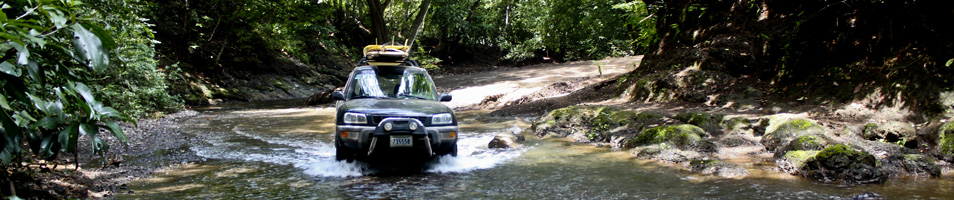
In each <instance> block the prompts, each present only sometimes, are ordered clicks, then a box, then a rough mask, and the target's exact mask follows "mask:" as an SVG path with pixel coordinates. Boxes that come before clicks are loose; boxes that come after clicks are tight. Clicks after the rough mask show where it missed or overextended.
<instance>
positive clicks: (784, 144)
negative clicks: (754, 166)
mask: <svg viewBox="0 0 954 200" xmlns="http://www.w3.org/2000/svg"><path fill="white" fill-rule="evenodd" d="M768 121H769V123H768V124H769V125H768V127H766V129H765V132H766V134H765V135H763V136H762V140H761V141H760V142H761V143H762V145H763V146H765V149H767V150H769V151H772V152H773V153H775V156H776V157H779V156H782V155H785V152H786V151H788V150H791V149H792V148H800V149H803V150H809V149H817V148H818V147H820V146H823V145H824V144H825V143H827V140H828V137H827V136H825V129H824V128H822V127H821V126H820V125H818V124H815V123H814V122H812V121H809V120H807V119H802V118H786V117H778V118H774V119H770V120H768ZM806 136H807V137H806ZM793 141H795V142H794V143H793ZM803 142H807V143H803Z"/></svg>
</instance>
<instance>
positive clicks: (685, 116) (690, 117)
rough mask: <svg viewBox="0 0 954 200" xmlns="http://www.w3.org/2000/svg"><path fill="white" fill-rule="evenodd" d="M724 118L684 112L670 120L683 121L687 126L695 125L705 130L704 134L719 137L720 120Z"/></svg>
mask: <svg viewBox="0 0 954 200" xmlns="http://www.w3.org/2000/svg"><path fill="white" fill-rule="evenodd" d="M724 117H725V116H724V115H718V114H709V113H706V112H686V113H679V114H676V116H673V117H672V118H674V119H677V120H679V121H683V122H685V123H687V124H692V125H696V126H698V127H700V128H702V129H704V130H706V132H709V133H712V134H715V135H721V134H722V119H723V118H724Z"/></svg>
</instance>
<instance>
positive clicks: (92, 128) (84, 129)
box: [79, 123, 109, 154]
mask: <svg viewBox="0 0 954 200" xmlns="http://www.w3.org/2000/svg"><path fill="white" fill-rule="evenodd" d="M79 131H80V135H81V136H82V135H88V136H89V139H90V142H91V143H92V146H93V153H96V154H100V153H102V152H103V151H104V149H108V148H109V145H108V144H106V143H105V142H103V140H101V139H100V138H99V126H96V125H93V124H86V123H83V124H80V126H79Z"/></svg>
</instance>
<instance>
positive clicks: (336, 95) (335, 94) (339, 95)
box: [331, 91, 345, 101]
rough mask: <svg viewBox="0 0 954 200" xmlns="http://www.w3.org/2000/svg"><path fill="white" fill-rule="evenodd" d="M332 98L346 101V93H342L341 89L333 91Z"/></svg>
mask: <svg viewBox="0 0 954 200" xmlns="http://www.w3.org/2000/svg"><path fill="white" fill-rule="evenodd" d="M331 99H334V100H338V101H344V100H345V99H344V93H341V91H335V92H332V93H331Z"/></svg>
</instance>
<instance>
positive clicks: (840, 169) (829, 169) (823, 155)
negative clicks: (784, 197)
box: [785, 144, 887, 184]
mask: <svg viewBox="0 0 954 200" xmlns="http://www.w3.org/2000/svg"><path fill="white" fill-rule="evenodd" d="M795 152H804V153H795ZM810 152H811V151H792V152H790V153H786V155H785V157H786V159H787V160H788V159H789V157H790V156H791V157H793V158H792V159H791V160H797V159H801V158H804V157H808V159H805V161H804V162H802V163H801V164H800V165H799V164H796V163H795V162H792V163H793V165H794V166H795V167H796V168H797V170H796V172H797V174H798V175H801V176H803V177H808V178H812V179H815V180H818V181H823V182H846V183H851V184H868V183H883V182H884V181H885V180H886V179H887V175H886V174H885V173H883V172H882V171H881V169H880V163H879V162H878V160H877V159H875V157H874V156H872V155H871V154H868V153H866V152H863V151H860V150H857V149H854V148H852V147H849V146H848V145H844V144H837V145H833V146H830V147H828V148H825V149H823V150H821V151H818V152H817V153H815V154H814V155H810V154H811V153H810ZM797 154H801V155H797ZM791 160H789V161H791Z"/></svg>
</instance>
